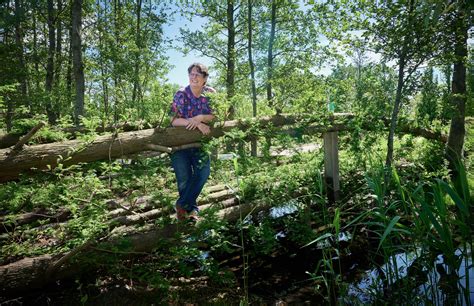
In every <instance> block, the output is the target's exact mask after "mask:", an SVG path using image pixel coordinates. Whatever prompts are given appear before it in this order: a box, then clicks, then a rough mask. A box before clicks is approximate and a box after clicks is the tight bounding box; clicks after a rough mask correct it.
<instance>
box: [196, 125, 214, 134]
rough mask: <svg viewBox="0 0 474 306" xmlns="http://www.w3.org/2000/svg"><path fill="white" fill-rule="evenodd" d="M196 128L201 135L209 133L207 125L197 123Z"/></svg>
mask: <svg viewBox="0 0 474 306" xmlns="http://www.w3.org/2000/svg"><path fill="white" fill-rule="evenodd" d="M197 128H198V129H199V131H201V133H203V134H204V135H209V133H211V128H210V127H209V126H208V125H207V124H204V123H199V124H198V126H197Z"/></svg>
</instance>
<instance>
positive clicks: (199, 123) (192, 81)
mask: <svg viewBox="0 0 474 306" xmlns="http://www.w3.org/2000/svg"><path fill="white" fill-rule="evenodd" d="M188 76H189V85H188V86H186V87H185V88H181V89H180V90H178V92H176V94H175V95H174V98H173V103H172V105H171V116H172V118H171V125H172V126H184V127H186V129H188V130H195V129H198V130H199V131H200V132H201V133H202V134H204V135H208V134H209V133H210V132H211V130H210V128H209V125H208V123H209V122H210V121H211V120H213V119H214V115H213V114H212V113H213V112H212V108H211V107H210V105H209V98H208V97H206V96H205V93H209V92H215V90H214V89H213V88H212V87H209V86H206V82H207V77H208V76H209V72H208V69H207V67H206V66H205V65H203V64H200V63H194V64H191V66H189V68H188ZM171 163H172V165H173V169H174V173H175V174H176V182H177V184H178V192H179V198H178V200H177V201H176V216H177V218H178V220H180V221H182V220H191V221H197V219H198V211H199V209H198V207H197V203H196V199H197V198H198V196H199V194H200V193H201V190H202V188H203V187H204V184H205V183H206V181H207V178H208V177H209V173H210V160H209V156H207V155H206V154H205V153H204V152H203V151H202V150H201V149H199V148H190V149H183V150H179V151H176V152H174V153H172V154H171Z"/></svg>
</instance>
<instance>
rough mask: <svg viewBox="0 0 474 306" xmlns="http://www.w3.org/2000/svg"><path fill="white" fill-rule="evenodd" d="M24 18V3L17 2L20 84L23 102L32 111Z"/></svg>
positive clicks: (16, 39)
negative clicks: (26, 61)
mask: <svg viewBox="0 0 474 306" xmlns="http://www.w3.org/2000/svg"><path fill="white" fill-rule="evenodd" d="M23 18H24V13H23V8H22V3H21V1H20V0H15V41H16V45H17V48H18V64H19V66H20V67H19V68H20V71H21V73H20V74H19V75H18V76H19V79H18V83H20V92H21V102H22V103H25V102H26V103H27V106H28V109H29V110H31V102H30V99H28V71H27V68H26V63H25V54H24V51H23V50H24V47H23V28H22V21H23Z"/></svg>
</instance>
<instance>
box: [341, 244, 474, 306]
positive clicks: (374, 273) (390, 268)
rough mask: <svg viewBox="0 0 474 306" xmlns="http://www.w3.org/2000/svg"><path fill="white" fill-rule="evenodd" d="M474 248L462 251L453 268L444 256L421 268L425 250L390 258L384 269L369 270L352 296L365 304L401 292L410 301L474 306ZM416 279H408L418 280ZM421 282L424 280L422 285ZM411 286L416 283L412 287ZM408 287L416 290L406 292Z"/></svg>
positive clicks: (352, 292)
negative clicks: (410, 298) (456, 265)
mask: <svg viewBox="0 0 474 306" xmlns="http://www.w3.org/2000/svg"><path fill="white" fill-rule="evenodd" d="M471 254H472V253H471V249H470V248H468V249H466V250H462V249H458V250H457V251H456V256H458V257H459V259H460V261H459V263H460V264H459V266H458V267H455V269H453V268H452V267H449V266H448V265H447V264H446V262H445V260H444V258H443V256H442V255H439V256H437V257H436V258H435V260H434V262H433V263H431V264H430V267H429V268H428V267H427V265H420V264H419V263H418V262H417V261H419V259H421V256H423V254H422V251H421V249H417V250H415V251H414V252H407V253H400V254H396V255H393V256H391V257H390V259H389V260H388V262H386V263H385V264H383V265H382V266H380V267H377V268H374V269H372V270H368V271H365V273H364V276H363V277H362V278H361V279H360V280H359V281H358V282H356V283H353V284H351V285H350V286H349V288H348V295H349V296H350V297H351V298H355V299H356V300H358V301H359V302H361V303H363V304H370V303H374V302H377V297H381V296H384V297H385V298H386V297H387V292H393V291H394V290H397V289H400V288H397V287H399V286H403V285H402V284H404V285H405V286H404V287H401V288H402V290H405V292H404V293H403V295H404V296H406V298H408V299H409V297H410V296H413V297H417V300H418V301H419V302H420V303H421V304H430V305H466V306H468V305H473V304H472V303H473V302H474V266H473V262H472V255H471ZM415 269H416V270H417V271H416V276H417V277H418V278H417V279H416V280H411V282H410V280H408V281H409V282H404V280H407V278H409V277H412V278H413V277H414V273H415V272H413V270H415ZM420 280H422V281H421V282H420ZM407 284H416V287H410V286H409V285H407ZM407 288H410V289H411V288H414V289H413V290H412V292H406V289H407Z"/></svg>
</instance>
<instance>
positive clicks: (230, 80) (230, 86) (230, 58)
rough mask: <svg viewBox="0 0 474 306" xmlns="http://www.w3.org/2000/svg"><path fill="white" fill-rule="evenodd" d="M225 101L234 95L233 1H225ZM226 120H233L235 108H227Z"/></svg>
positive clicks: (231, 106)
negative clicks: (227, 115)
mask: <svg viewBox="0 0 474 306" xmlns="http://www.w3.org/2000/svg"><path fill="white" fill-rule="evenodd" d="M226 89H227V99H228V100H231V99H232V98H233V97H234V95H235V24H234V0H227V75H226ZM228 112H229V117H228V119H230V120H232V119H234V114H235V106H234V105H233V104H231V105H230V107H229V110H228Z"/></svg>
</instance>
